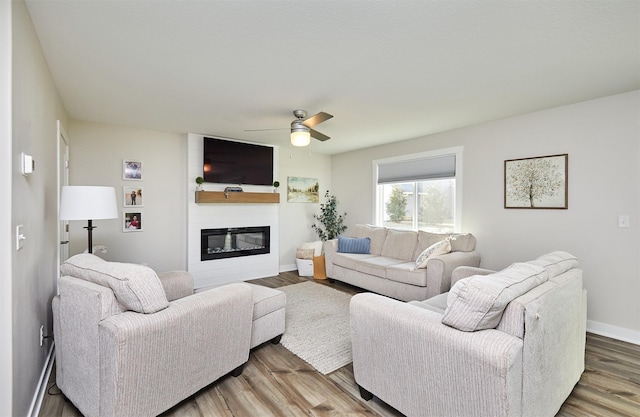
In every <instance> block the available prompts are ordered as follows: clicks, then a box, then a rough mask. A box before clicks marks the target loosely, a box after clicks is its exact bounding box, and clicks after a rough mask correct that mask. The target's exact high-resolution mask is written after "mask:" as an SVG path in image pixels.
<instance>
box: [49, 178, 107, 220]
mask: <svg viewBox="0 0 640 417" xmlns="http://www.w3.org/2000/svg"><path fill="white" fill-rule="evenodd" d="M116 218H118V205H117V203H116V189H115V188H114V187H95V186H78V185H73V186H71V185H69V186H64V187H62V194H61V195H60V220H96V219H116Z"/></svg>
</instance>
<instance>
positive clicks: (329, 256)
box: [322, 239, 338, 278]
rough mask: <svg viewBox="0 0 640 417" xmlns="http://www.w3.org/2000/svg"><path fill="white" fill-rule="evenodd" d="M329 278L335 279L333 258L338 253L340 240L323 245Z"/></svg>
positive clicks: (333, 240)
mask: <svg viewBox="0 0 640 417" xmlns="http://www.w3.org/2000/svg"><path fill="white" fill-rule="evenodd" d="M322 251H323V253H324V264H325V268H326V274H327V277H329V278H333V256H334V255H335V253H336V252H337V251H338V239H331V240H327V241H325V242H324V243H323V244H322Z"/></svg>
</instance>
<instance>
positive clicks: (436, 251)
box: [415, 238, 451, 269]
mask: <svg viewBox="0 0 640 417" xmlns="http://www.w3.org/2000/svg"><path fill="white" fill-rule="evenodd" d="M449 252H451V242H450V241H449V238H447V239H445V240H441V241H440V242H436V243H434V244H433V245H431V246H429V247H428V248H427V249H425V250H423V251H422V253H421V254H420V255H418V258H417V259H416V263H415V268H416V269H424V268H426V267H427V261H429V258H431V257H433V256H438V255H444V254H445V253H449Z"/></svg>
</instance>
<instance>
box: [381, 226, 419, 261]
mask: <svg viewBox="0 0 640 417" xmlns="http://www.w3.org/2000/svg"><path fill="white" fill-rule="evenodd" d="M417 242H418V233H417V232H415V231H413V230H394V229H389V230H388V231H387V238H386V239H385V240H384V245H382V252H380V255H382V256H386V257H388V258H395V259H402V260H403V261H410V260H411V257H412V256H413V251H414V250H415V248H416V243H417Z"/></svg>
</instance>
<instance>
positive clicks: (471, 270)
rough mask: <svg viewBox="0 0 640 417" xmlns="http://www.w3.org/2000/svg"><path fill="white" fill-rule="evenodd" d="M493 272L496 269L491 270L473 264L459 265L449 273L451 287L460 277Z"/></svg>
mask: <svg viewBox="0 0 640 417" xmlns="http://www.w3.org/2000/svg"><path fill="white" fill-rule="evenodd" d="M494 272H496V271H493V270H491V269H484V268H476V267H473V266H459V267H457V268H456V269H454V270H453V272H452V273H451V287H453V286H454V285H455V284H456V282H458V281H460V280H461V279H464V278H469V277H472V276H474V275H489V274H493V273H494Z"/></svg>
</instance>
